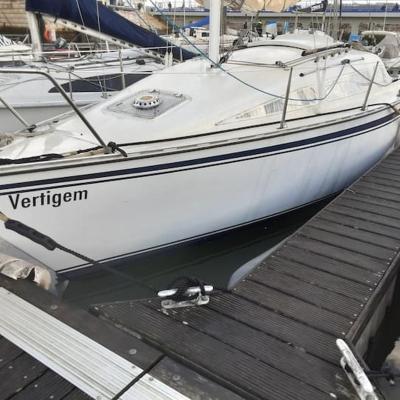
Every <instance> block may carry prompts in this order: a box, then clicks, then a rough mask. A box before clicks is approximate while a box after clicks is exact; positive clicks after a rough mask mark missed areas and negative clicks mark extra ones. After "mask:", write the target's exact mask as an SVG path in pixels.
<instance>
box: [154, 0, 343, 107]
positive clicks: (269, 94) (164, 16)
mask: <svg viewBox="0 0 400 400" xmlns="http://www.w3.org/2000/svg"><path fill="white" fill-rule="evenodd" d="M150 2H151V3H152V4H153V6H154V7H155V8H156V10H157V11H158V12H159V13H160V15H161V16H162V17H163V18H164V19H165V20H166V22H167V24H168V23H171V20H170V19H169V18H168V16H166V15H165V14H164V12H163V11H162V10H161V9H160V8H159V7H158V6H157V5H156V4H155V3H154V1H153V0H150ZM172 26H174V27H176V28H177V31H178V32H179V34H180V35H182V37H183V38H184V39H185V40H186V41H187V42H188V43H189V44H190V45H192V46H193V47H194V48H195V49H196V50H197V51H198V52H199V53H200V55H201V56H202V57H204V58H205V59H207V60H208V61H210V63H211V64H212V66H213V67H215V68H218V69H220V70H221V71H223V72H224V73H225V74H227V75H228V76H230V77H231V78H233V79H235V80H236V81H238V82H239V83H241V84H243V85H245V86H247V87H249V88H250V89H253V90H255V91H257V92H259V93H262V94H265V95H267V96H271V97H275V98H277V99H281V100H282V99H283V100H284V99H286V96H281V95H277V94H274V93H270V92H267V91H265V90H263V89H260V88H258V87H257V86H254V85H252V84H251V83H248V82H246V81H244V80H243V79H240V78H239V77H237V76H235V75H233V74H232V73H231V72H229V71H227V70H226V69H225V68H223V67H222V65H221V64H220V63H216V62H214V61H213V60H211V58H209V57H208V55H206V54H205V53H204V52H203V51H202V50H200V49H199V48H198V47H197V46H196V45H195V44H194V43H192V42H191V41H190V40H189V39H188V38H187V37H186V35H185V34H184V33H183V31H182V30H181V28H180V27H179V26H176V25H174V24H173V22H172ZM344 67H345V65H343V67H342V69H341V71H340V72H339V74H338V77H337V78H336V80H335V81H334V84H333V85H332V87H331V88H330V89H329V91H328V93H327V95H325V96H323V97H321V98H314V99H295V98H291V97H289V98H288V100H290V101H299V102H306V103H308V102H310V101H322V100H325V99H326V98H327V97H328V96H329V95H330V94H331V93H332V91H333V89H334V88H335V86H336V84H337V82H338V81H339V78H340V77H341V75H342V73H343V70H344Z"/></svg>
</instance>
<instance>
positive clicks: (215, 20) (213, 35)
mask: <svg viewBox="0 0 400 400" xmlns="http://www.w3.org/2000/svg"><path fill="white" fill-rule="evenodd" d="M220 31H221V0H210V38H209V48H208V57H209V58H210V60H211V61H213V62H214V63H218V62H219V59H220V55H219V44H220Z"/></svg>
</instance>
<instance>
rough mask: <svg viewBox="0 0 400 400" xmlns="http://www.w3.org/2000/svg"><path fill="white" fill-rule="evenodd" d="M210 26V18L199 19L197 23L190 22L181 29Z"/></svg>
mask: <svg viewBox="0 0 400 400" xmlns="http://www.w3.org/2000/svg"><path fill="white" fill-rule="evenodd" d="M206 25H210V17H209V16H207V17H204V18H201V19H199V20H198V21H195V22H191V23H190V24H187V25H185V26H184V27H183V28H184V29H186V28H201V27H202V26H206Z"/></svg>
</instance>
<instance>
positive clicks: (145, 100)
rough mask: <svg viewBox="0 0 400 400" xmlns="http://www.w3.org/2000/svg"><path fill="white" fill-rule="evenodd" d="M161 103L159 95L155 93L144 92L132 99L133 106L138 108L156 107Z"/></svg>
mask: <svg viewBox="0 0 400 400" xmlns="http://www.w3.org/2000/svg"><path fill="white" fill-rule="evenodd" d="M160 104H161V99H160V96H158V94H157V93H145V94H141V95H140V96H138V97H136V98H135V100H134V101H133V107H135V108H138V109H139V110H148V109H150V108H155V107H158V106H159V105H160Z"/></svg>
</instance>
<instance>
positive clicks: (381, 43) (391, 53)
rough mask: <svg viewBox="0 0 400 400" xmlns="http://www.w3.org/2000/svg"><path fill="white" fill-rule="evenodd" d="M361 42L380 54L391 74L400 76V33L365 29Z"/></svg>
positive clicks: (369, 49) (368, 48)
mask: <svg viewBox="0 0 400 400" xmlns="http://www.w3.org/2000/svg"><path fill="white" fill-rule="evenodd" d="M361 44H362V45H363V46H364V47H365V48H366V49H367V50H368V51H371V52H373V53H374V54H376V55H378V56H379V57H380V58H381V59H382V61H383V63H384V64H385V67H386V69H387V70H388V72H389V74H390V75H393V76H398V75H399V71H400V34H399V32H389V31H364V32H362V33H361Z"/></svg>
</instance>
